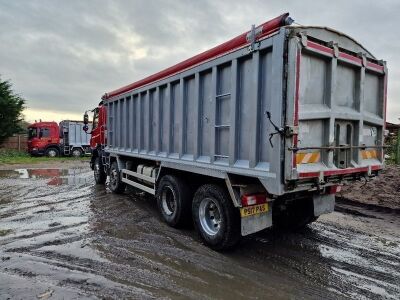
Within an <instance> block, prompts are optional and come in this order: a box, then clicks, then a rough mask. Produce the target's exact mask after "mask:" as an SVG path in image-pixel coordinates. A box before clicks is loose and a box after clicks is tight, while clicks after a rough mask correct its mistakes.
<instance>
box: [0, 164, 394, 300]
mask: <svg viewBox="0 0 400 300" xmlns="http://www.w3.org/2000/svg"><path fill="white" fill-rule="evenodd" d="M69 173H71V172H69ZM72 173H74V175H73V176H74V177H77V178H73V180H70V178H67V179H68V180H64V181H65V183H64V181H62V180H60V182H61V184H60V185H51V186H47V185H46V184H47V183H48V182H50V180H51V178H50V179H43V178H40V179H21V178H14V179H7V178H0V187H1V189H2V195H1V196H0V230H11V231H9V232H8V231H5V232H7V233H6V234H5V235H4V236H0V295H1V297H3V296H5V298H7V297H12V298H35V297H36V296H37V295H40V294H42V293H43V292H46V291H52V292H51V296H52V297H54V298H62V297H65V298H74V297H76V298H85V297H86V298H114V299H118V298H136V299H146V298H149V299H150V298H195V299H236V298H249V299H265V298H266V297H268V298H271V297H274V298H278V299H279V298H282V299H283V298H300V299H321V298H324V299H343V298H349V297H356V298H388V299H396V298H397V296H398V295H399V294H400V288H399V286H398V282H399V281H400V262H399V260H398V257H399V255H400V236H399V235H400V234H397V235H393V233H396V232H397V233H398V232H399V230H398V229H399V228H400V224H399V222H398V220H397V221H396V217H397V216H395V215H393V214H390V213H388V212H382V211H373V210H371V209H370V210H368V209H367V208H365V207H355V206H349V205H348V204H342V203H341V204H340V206H338V210H339V211H337V212H334V213H332V214H331V215H328V216H323V217H321V218H320V220H319V221H318V222H316V223H314V224H312V225H311V226H309V228H307V229H305V230H302V231H298V232H291V233H290V232H277V231H273V230H267V231H264V232H261V233H259V234H257V235H254V236H251V237H247V238H245V239H244V240H243V242H242V243H241V244H240V245H239V247H238V248H237V249H236V250H235V251H232V252H227V253H218V252H214V251H212V250H210V249H208V248H207V247H205V246H204V245H202V244H201V242H200V240H199V238H198V237H197V236H196V234H195V233H194V231H193V229H192V228H185V229H183V230H176V229H173V228H170V227H168V226H167V225H165V224H164V223H163V222H162V221H161V218H160V216H159V214H158V212H157V208H156V204H155V201H151V199H150V198H149V197H143V196H137V195H135V194H134V193H130V194H125V195H114V194H111V193H109V192H108V191H107V190H106V189H104V187H99V186H94V184H93V180H92V179H91V178H92V174H91V172H90V171H89V170H83V171H80V172H77V173H78V174H75V172H72ZM66 177H71V175H70V174H69V175H68V176H66ZM63 179H66V178H65V177H63ZM346 205H347V206H346ZM386 221H387V222H389V223H385V222H386ZM384 224H390V226H388V228H386V229H385V228H383V227H384V226H383V225H384ZM0 232H1V231H0ZM1 297H0V298H1Z"/></svg>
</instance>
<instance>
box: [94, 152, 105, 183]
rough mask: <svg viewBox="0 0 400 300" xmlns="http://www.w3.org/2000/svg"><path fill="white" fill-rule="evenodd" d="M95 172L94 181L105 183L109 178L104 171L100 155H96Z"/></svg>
mask: <svg viewBox="0 0 400 300" xmlns="http://www.w3.org/2000/svg"><path fill="white" fill-rule="evenodd" d="M93 173H94V181H95V182H96V183H97V184H104V183H105V182H106V179H107V175H106V172H104V166H103V163H102V162H101V158H100V157H98V156H97V157H96V158H95V159H94V163H93Z"/></svg>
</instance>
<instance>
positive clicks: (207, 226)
mask: <svg viewBox="0 0 400 300" xmlns="http://www.w3.org/2000/svg"><path fill="white" fill-rule="evenodd" d="M199 219H200V224H201V227H202V228H203V230H204V231H205V232H206V233H207V234H208V235H216V234H217V233H218V231H219V230H220V228H221V212H220V210H219V207H218V205H217V203H216V202H215V200H214V199H211V198H204V199H203V200H201V202H200V206H199Z"/></svg>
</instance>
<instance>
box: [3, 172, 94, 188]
mask: <svg viewBox="0 0 400 300" xmlns="http://www.w3.org/2000/svg"><path fill="white" fill-rule="evenodd" d="M88 173H90V172H88V170H87V169H15V170H0V177H4V178H19V179H47V178H48V179H49V180H48V181H47V185H76V184H85V183H89V182H91V177H90V176H87V175H88ZM84 175H86V176H84Z"/></svg>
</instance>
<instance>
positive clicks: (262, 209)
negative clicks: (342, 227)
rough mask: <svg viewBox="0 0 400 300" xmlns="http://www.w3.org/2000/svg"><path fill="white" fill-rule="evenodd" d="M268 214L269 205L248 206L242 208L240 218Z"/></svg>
mask: <svg viewBox="0 0 400 300" xmlns="http://www.w3.org/2000/svg"><path fill="white" fill-rule="evenodd" d="M266 212H268V203H263V204H258V205H252V206H246V207H242V208H240V216H241V217H242V218H244V217H249V216H253V215H258V214H261V213H266Z"/></svg>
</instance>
